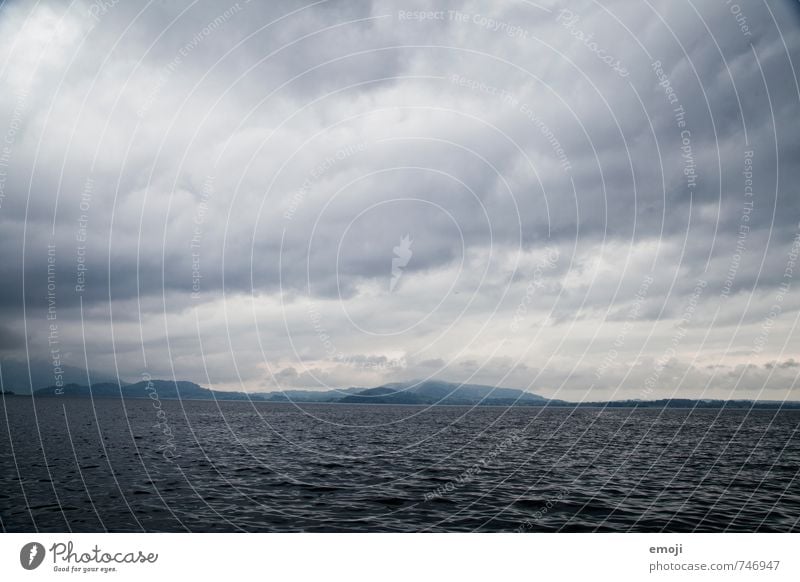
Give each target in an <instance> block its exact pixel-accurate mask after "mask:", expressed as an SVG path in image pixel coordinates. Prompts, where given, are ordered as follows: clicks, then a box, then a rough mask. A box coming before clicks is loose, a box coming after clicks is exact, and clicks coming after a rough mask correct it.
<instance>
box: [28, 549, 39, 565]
mask: <svg viewBox="0 0 800 582" xmlns="http://www.w3.org/2000/svg"><path fill="white" fill-rule="evenodd" d="M38 553H39V548H38V547H36V546H31V552H30V554H28V566H30V565H31V564H33V559H34V558H35V557H36V554H38Z"/></svg>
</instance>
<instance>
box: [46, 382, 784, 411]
mask: <svg viewBox="0 0 800 582" xmlns="http://www.w3.org/2000/svg"><path fill="white" fill-rule="evenodd" d="M33 395H34V396H35V397H36V398H48V397H64V396H67V397H73V398H90V397H91V398H130V399H137V398H139V399H141V398H156V397H157V398H158V399H160V400H176V399H182V400H225V401H228V400H252V401H255V402H297V403H338V404H404V405H425V406H436V405H465V406H539V407H542V406H571V407H597V406H605V407H611V408H759V409H776V408H792V409H800V402H780V401H763V400H759V401H753V400H691V399H686V398H672V399H661V400H646V401H645V400H616V401H611V402H580V403H576V402H568V401H566V400H556V399H548V398H544V397H542V396H539V395H537V394H533V393H531V392H526V391H523V390H517V389H514V388H498V387H494V386H483V385H478V384H458V383H452V382H444V381H440V380H425V381H413V382H402V383H392V384H385V385H383V386H378V387H376V388H358V387H352V388H344V389H341V390H325V391H315V390H284V391H281V392H255V393H247V392H228V391H221V390H210V389H208V388H203V387H202V386H199V385H198V384H195V383H194V382H187V381H172V380H152V381H150V382H137V383H135V384H122V385H119V384H117V383H110V382H101V383H96V384H92V385H91V387H90V386H85V385H81V384H75V383H73V384H67V385H65V386H63V387H62V389H61V394H59V392H58V389H57V388H56V387H55V386H49V387H47V388H42V389H39V390H36V391H35V392H34V393H33Z"/></svg>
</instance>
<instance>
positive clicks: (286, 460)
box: [0, 397, 800, 532]
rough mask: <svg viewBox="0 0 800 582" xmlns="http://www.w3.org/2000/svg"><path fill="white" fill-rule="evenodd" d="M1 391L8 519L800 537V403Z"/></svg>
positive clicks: (35, 525)
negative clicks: (427, 401) (408, 401)
mask: <svg viewBox="0 0 800 582" xmlns="http://www.w3.org/2000/svg"><path fill="white" fill-rule="evenodd" d="M1 402H2V407H3V413H2V415H0V435H1V436H0V483H1V485H2V487H0V519H1V520H2V523H0V525H1V526H2V528H3V529H4V530H5V531H26V532H31V531H48V532H52V531H59V532H61V531H74V532H97V531H114V532H121V531H200V532H210V531H268V532H301V531H354V532H355V531H361V532H417V531H429V532H451V531H465V532H468V531H479V532H557V531H608V532H626V531H666V532H691V531H748V532H751V531H782V532H785V531H800V525H798V519H799V518H800V483H799V482H798V470H799V469H800V447H799V446H798V426H800V411H792V410H785V411H771V410H754V411H750V412H748V411H747V410H725V411H721V410H695V411H691V410H676V409H666V410H652V409H650V410H648V409H639V410H637V409H609V410H602V409H572V408H547V409H542V408H534V407H516V408H505V407H502V408H501V407H476V408H473V407H460V406H453V407H446V406H440V407H433V408H428V407H412V406H372V405H337V404H303V405H293V404H279V403H257V404H251V403H248V402H213V401H183V402H181V401H163V402H155V401H151V400H125V401H121V400H114V399H104V400H95V401H94V402H92V401H91V400H89V399H79V398H58V397H56V398H46V399H45V398H42V399H37V400H35V401H34V400H32V399H30V398H25V397H10V398H5V399H3V400H2V401H1ZM34 402H35V406H34ZM157 406H160V408H157Z"/></svg>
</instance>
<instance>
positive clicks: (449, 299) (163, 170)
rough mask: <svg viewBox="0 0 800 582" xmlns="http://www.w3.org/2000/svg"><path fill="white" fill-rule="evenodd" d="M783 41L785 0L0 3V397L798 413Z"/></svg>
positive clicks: (786, 38)
mask: <svg viewBox="0 0 800 582" xmlns="http://www.w3.org/2000/svg"><path fill="white" fill-rule="evenodd" d="M799 27H800V13H799V12H798V9H797V8H796V6H795V5H794V4H793V3H790V2H770V3H741V4H736V3H734V2H732V1H719V2H712V1H706V2H694V1H692V2H684V1H678V2H672V1H670V2H666V1H662V2H651V1H645V2H641V3H629V2H605V1H604V2H573V3H570V4H569V8H568V9H566V8H564V7H562V6H559V5H558V4H554V3H551V2H541V3H534V2H527V1H516V2H511V1H508V2H498V3H492V4H491V6H486V5H485V4H484V3H477V2H441V3H436V4H435V5H432V4H431V3H428V2H405V1H400V2H387V1H374V2H334V1H331V2H315V3H308V4H304V3H298V2H269V3H263V4H262V3H260V2H255V1H253V2H247V1H245V0H240V1H239V2H234V3H227V2H226V1H223V2H186V1H163V2H149V3H145V2H129V1H126V0H119V1H114V0H106V1H105V2H103V1H101V0H96V1H95V2H71V3H66V2H46V1H45V2H32V1H31V2H26V1H18V2H5V3H3V5H2V6H0V86H2V88H3V89H2V91H0V280H2V282H3V284H2V285H0V364H2V368H0V373H2V372H3V371H4V370H5V378H4V385H6V387H7V389H8V388H11V387H12V386H18V382H19V377H18V376H14V377H12V376H13V374H12V371H13V370H16V371H19V370H22V371H23V372H26V371H27V369H28V367H30V368H31V369H35V371H36V375H37V377H42V376H44V377H45V378H52V381H51V382H50V383H51V384H55V383H57V381H59V380H63V379H64V378H63V377H64V373H63V371H64V370H67V369H69V370H74V369H81V370H85V369H88V370H89V372H88V374H87V375H86V378H87V379H91V380H93V379H99V378H103V379H107V378H109V377H110V378H120V379H121V380H123V381H127V382H135V381H138V380H141V379H142V378H144V377H148V376H149V377H154V378H167V379H169V378H177V379H185V380H192V381H195V382H197V383H199V384H202V385H204V386H207V387H211V388H215V389H220V390H245V391H265V390H280V389H298V388H307V389H326V388H340V387H349V386H378V385H381V384H383V383H387V382H396V381H406V380H410V379H424V378H437V379H441V380H447V381H453V382H469V383H477V384H489V385H498V386H508V387H515V388H521V389H525V390H529V391H532V392H535V393H538V394H541V395H544V396H548V397H556V398H562V399H567V400H582V399H588V400H599V399H618V398H642V399H650V398H662V397H687V398H759V399H770V400H784V399H790V400H792V399H793V400H800V388H798V383H797V380H798V373H800V334H798V331H797V324H798V314H800V311H798V308H799V307H800V298H799V297H800V282H798V281H797V280H796V278H797V277H798V276H800V263H799V262H797V261H798V251H800V196H799V195H798V190H797V184H798V183H800V167H799V165H798V160H800V147H798V146H799V144H800V115H798V113H799V112H800V110H799V107H798V106H799V105H800V85H799V84H798V76H797V73H796V70H795V65H797V64H798V63H800V34H799V32H798V28H799ZM22 376H23V377H27V374H26V373H23V375H22ZM59 376H61V378H59ZM15 382H17V384H15ZM35 387H38V386H35Z"/></svg>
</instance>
